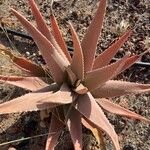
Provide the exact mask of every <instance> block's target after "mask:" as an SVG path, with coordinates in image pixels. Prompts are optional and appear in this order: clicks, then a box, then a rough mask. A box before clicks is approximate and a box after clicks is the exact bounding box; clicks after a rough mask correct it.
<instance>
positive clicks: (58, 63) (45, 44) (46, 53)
mask: <svg viewBox="0 0 150 150" xmlns="http://www.w3.org/2000/svg"><path fill="white" fill-rule="evenodd" d="M12 12H13V13H14V15H15V16H16V17H17V18H18V20H19V21H20V22H21V23H22V24H23V26H24V27H25V28H26V29H27V30H28V32H29V33H30V34H31V35H32V37H33V39H34V41H35V42H36V43H37V46H38V47H39V50H40V51H41V53H42V56H43V57H44V59H45V61H46V63H47V66H48V68H49V69H50V72H51V74H52V76H53V78H54V80H55V81H56V82H57V83H62V81H63V79H64V71H65V67H67V66H68V65H69V64H68V62H66V61H65V60H64V59H63V57H62V56H61V55H60V54H59V53H58V52H57V50H56V49H55V48H54V47H53V45H52V44H51V43H50V42H49V41H48V40H47V38H46V37H45V36H43V34H41V32H39V31H38V30H37V29H36V28H35V27H34V26H33V25H32V24H31V23H30V22H29V21H28V20H27V19H26V18H24V17H23V16H22V15H21V14H20V13H18V12H17V11H16V10H14V9H12Z"/></svg>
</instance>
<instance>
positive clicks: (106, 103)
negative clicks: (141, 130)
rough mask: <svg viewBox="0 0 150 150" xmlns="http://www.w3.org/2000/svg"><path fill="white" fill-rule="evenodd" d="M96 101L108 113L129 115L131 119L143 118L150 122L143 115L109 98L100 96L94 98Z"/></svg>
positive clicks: (149, 121)
mask: <svg viewBox="0 0 150 150" xmlns="http://www.w3.org/2000/svg"><path fill="white" fill-rule="evenodd" d="M96 101H97V102H98V103H99V104H100V106H101V107H103V108H104V109H105V110H107V111H108V112H110V113H113V114H117V115H121V116H125V117H129V118H131V119H139V120H143V121H145V122H147V123H150V120H149V119H146V118H145V117H143V116H141V115H139V114H136V113H134V112H132V111H130V110H128V109H125V108H123V107H121V106H119V105H117V104H115V103H113V102H111V101H110V100H107V99H104V98H102V99H96Z"/></svg>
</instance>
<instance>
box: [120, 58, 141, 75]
mask: <svg viewBox="0 0 150 150" xmlns="http://www.w3.org/2000/svg"><path fill="white" fill-rule="evenodd" d="M140 58H141V56H139V55H135V56H131V57H129V58H128V59H127V61H126V63H125V64H124V65H123V67H122V69H121V71H120V72H119V73H121V72H123V71H124V70H126V69H128V68H129V67H131V66H132V65H133V64H134V63H135V62H137V61H138V60H139V59H140Z"/></svg>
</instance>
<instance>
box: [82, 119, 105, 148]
mask: <svg viewBox="0 0 150 150" xmlns="http://www.w3.org/2000/svg"><path fill="white" fill-rule="evenodd" d="M82 124H83V125H84V126H85V127H86V128H87V129H89V130H90V131H91V132H92V133H93V135H94V137H95V138H96V140H97V142H98V144H100V148H101V150H106V148H105V143H104V140H103V137H102V136H103V134H102V132H101V131H100V130H98V129H97V128H96V126H95V125H94V124H93V123H92V122H90V121H88V119H86V118H85V117H82Z"/></svg>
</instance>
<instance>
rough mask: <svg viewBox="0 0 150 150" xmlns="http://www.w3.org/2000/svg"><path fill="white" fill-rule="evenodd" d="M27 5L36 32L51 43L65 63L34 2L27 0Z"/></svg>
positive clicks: (61, 52)
mask: <svg viewBox="0 0 150 150" xmlns="http://www.w3.org/2000/svg"><path fill="white" fill-rule="evenodd" d="M28 2H29V5H30V7H31V10H32V13H33V15H34V17H35V19H36V23H37V27H38V30H39V31H40V32H41V33H42V34H43V35H44V36H45V37H46V38H47V39H48V40H49V41H50V42H51V43H52V45H53V46H54V47H55V49H56V50H57V51H58V52H59V53H60V54H61V56H62V57H63V58H64V59H65V61H67V59H66V56H65V55H64V53H63V51H62V50H61V49H60V47H59V45H58V43H57V42H56V40H55V38H54V37H53V35H52V34H51V32H50V30H49V28H48V26H47V25H46V23H45V21H44V19H43V17H42V15H41V13H40V11H39V9H38V8H37V6H36V4H35V2H34V0H28Z"/></svg>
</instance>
